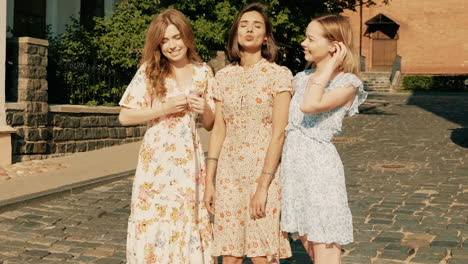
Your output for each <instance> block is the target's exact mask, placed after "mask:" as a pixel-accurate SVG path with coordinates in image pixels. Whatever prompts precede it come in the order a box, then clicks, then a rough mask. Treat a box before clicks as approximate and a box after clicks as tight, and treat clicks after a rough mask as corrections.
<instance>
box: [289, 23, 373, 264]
mask: <svg viewBox="0 0 468 264" xmlns="http://www.w3.org/2000/svg"><path fill="white" fill-rule="evenodd" d="M352 39H353V37H352V32H351V26H350V24H349V22H348V19H347V18H345V17H342V16H339V15H329V16H324V17H320V18H317V19H314V20H312V22H310V24H309V25H308V26H307V30H306V39H305V40H304V41H303V42H302V44H301V45H302V47H303V48H304V57H305V59H306V60H307V61H308V62H310V63H313V64H314V68H313V69H312V70H306V71H304V72H300V73H298V74H297V75H296V76H295V78H294V87H295V93H294V96H293V98H292V100H291V105H290V108H289V122H288V126H287V127H286V134H287V136H286V142H285V144H284V148H283V156H282V165H283V166H282V178H281V179H282V187H283V200H282V215H281V218H282V219H281V224H282V228H283V231H285V232H298V233H299V235H300V237H301V240H302V242H303V244H304V247H305V249H306V250H307V252H308V253H309V255H310V257H311V259H313V261H314V264H334V263H341V245H344V244H348V243H351V242H353V224H352V216H351V211H350V209H349V207H348V199H347V194H346V185H345V177H344V172H343V164H342V163H341V159H340V156H339V155H338V153H337V151H336V149H335V147H334V146H333V144H332V143H331V142H330V140H331V139H332V137H333V136H335V135H337V134H339V133H340V132H341V123H342V120H343V118H344V117H345V116H346V115H350V116H351V115H354V114H355V113H357V112H358V106H359V105H360V104H362V103H363V102H364V100H365V99H366V97H367V93H366V92H365V91H364V90H363V85H362V82H361V81H360V80H359V78H358V77H357V75H358V62H357V57H356V56H355V53H354V47H353V44H352Z"/></svg>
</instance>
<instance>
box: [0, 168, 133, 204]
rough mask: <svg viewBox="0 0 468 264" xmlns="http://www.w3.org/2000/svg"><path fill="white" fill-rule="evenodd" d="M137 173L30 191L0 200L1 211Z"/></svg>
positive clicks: (117, 174)
mask: <svg viewBox="0 0 468 264" xmlns="http://www.w3.org/2000/svg"><path fill="white" fill-rule="evenodd" d="M132 175H135V170H134V169H133V170H128V171H124V172H118V173H113V174H109V175H105V176H100V177H96V178H92V179H88V180H84V181H80V182H75V183H71V184H67V185H63V186H60V187H56V188H52V189H48V190H45V191H40V192H35V193H30V194H27V195H22V196H17V197H14V198H10V199H4V200H0V212H3V211H8V210H10V209H13V208H14V207H17V206H21V205H24V204H25V203H29V202H34V201H39V200H41V201H43V200H48V199H50V198H52V197H56V196H61V195H65V194H71V193H74V192H75V193H76V192H80V191H83V190H87V189H91V188H94V187H97V186H99V185H102V184H106V183H109V182H113V181H116V180H119V179H122V178H125V177H129V176H132Z"/></svg>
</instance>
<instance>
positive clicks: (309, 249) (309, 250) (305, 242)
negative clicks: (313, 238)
mask: <svg viewBox="0 0 468 264" xmlns="http://www.w3.org/2000/svg"><path fill="white" fill-rule="evenodd" d="M299 239H301V242H302V245H303V246H304V249H305V250H306V252H307V254H309V257H310V260H312V261H313V260H314V247H313V244H312V242H310V241H309V240H307V235H305V236H300V237H299Z"/></svg>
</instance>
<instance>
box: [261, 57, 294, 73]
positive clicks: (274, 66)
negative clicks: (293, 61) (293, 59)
mask: <svg viewBox="0 0 468 264" xmlns="http://www.w3.org/2000/svg"><path fill="white" fill-rule="evenodd" d="M265 65H267V67H268V68H269V69H271V71H272V72H274V73H276V74H280V75H291V77H292V72H291V70H289V68H288V67H286V66H281V65H278V64H276V62H268V61H267V62H266V63H265Z"/></svg>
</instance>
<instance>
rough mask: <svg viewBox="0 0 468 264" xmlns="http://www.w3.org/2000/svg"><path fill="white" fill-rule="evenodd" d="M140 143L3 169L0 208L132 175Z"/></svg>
mask: <svg viewBox="0 0 468 264" xmlns="http://www.w3.org/2000/svg"><path fill="white" fill-rule="evenodd" d="M139 146H140V142H135V143H130V144H125V145H119V146H114V147H109V148H103V149H99V150H95V151H89V152H80V153H75V154H71V155H68V156H64V157H59V158H51V159H47V160H40V161H27V162H20V163H15V164H13V165H10V166H7V167H4V168H1V167H0V207H2V206H5V205H9V204H13V203H17V202H23V201H26V200H29V199H34V198H38V197H41V196H45V195H49V194H54V193H58V192H63V191H68V190H72V189H74V188H77V187H83V186H86V185H90V184H93V183H97V182H100V181H105V180H110V179H113V178H120V177H126V176H131V175H132V174H133V173H134V172H135V168H136V164H137V158H138V149H139Z"/></svg>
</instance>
